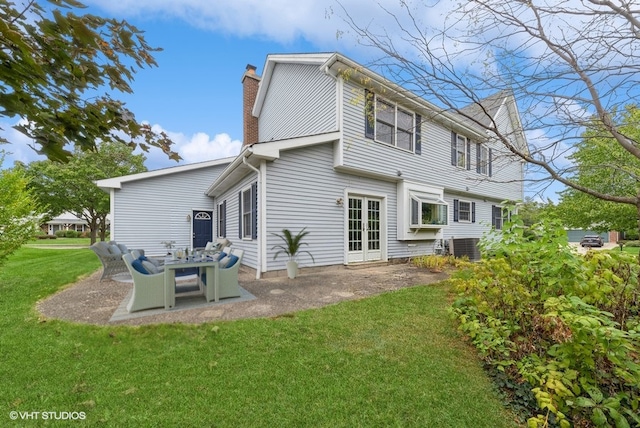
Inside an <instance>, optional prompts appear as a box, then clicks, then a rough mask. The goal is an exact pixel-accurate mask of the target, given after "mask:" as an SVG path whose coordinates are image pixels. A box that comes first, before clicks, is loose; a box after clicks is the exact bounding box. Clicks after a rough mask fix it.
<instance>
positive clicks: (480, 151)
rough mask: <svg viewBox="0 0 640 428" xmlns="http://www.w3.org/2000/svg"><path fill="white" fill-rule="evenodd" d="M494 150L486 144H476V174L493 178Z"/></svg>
mask: <svg viewBox="0 0 640 428" xmlns="http://www.w3.org/2000/svg"><path fill="white" fill-rule="evenodd" d="M491 156H492V150H491V149H490V148H488V147H486V146H485V145H484V144H480V143H478V144H476V172H477V173H478V174H482V175H487V176H489V177H491V172H492V171H491Z"/></svg>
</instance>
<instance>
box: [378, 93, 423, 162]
mask: <svg viewBox="0 0 640 428" xmlns="http://www.w3.org/2000/svg"><path fill="white" fill-rule="evenodd" d="M373 95H374V97H373V106H374V120H373V124H374V125H373V135H374V137H373V139H374V141H376V142H378V143H380V144H384V145H385V146H388V147H395V148H396V149H399V150H403V151H405V152H408V153H415V150H416V114H415V112H412V111H409V110H407V109H405V108H402V107H400V106H398V104H397V103H394V102H392V101H390V100H388V99H386V98H382V97H379V96H378V94H377V93H374V94H373ZM378 102H381V103H383V104H387V105H389V106H391V107H393V109H394V110H393V121H394V123H393V124H391V125H392V126H393V144H389V143H387V142H385V141H382V140H379V139H378ZM398 110H400V111H401V112H403V113H406V114H408V115H411V117H412V126H411V128H410V129H404V128H400V129H401V130H403V131H410V134H411V147H410V148H409V149H406V148H404V147H399V146H398V128H399V127H398ZM381 122H383V123H385V124H388V123H387V122H384V121H382V120H381ZM388 125H389V124H388Z"/></svg>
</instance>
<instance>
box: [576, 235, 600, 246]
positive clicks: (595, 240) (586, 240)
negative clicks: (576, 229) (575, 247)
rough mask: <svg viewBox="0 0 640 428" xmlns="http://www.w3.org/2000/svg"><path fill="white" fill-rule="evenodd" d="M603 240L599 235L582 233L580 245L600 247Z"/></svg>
mask: <svg viewBox="0 0 640 428" xmlns="http://www.w3.org/2000/svg"><path fill="white" fill-rule="evenodd" d="M603 245H604V241H603V240H602V238H601V237H600V236H599V235H584V237H583V238H582V240H581V241H580V246H581V247H602V246H603Z"/></svg>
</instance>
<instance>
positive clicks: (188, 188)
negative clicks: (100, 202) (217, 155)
mask: <svg viewBox="0 0 640 428" xmlns="http://www.w3.org/2000/svg"><path fill="white" fill-rule="evenodd" d="M224 168H225V165H220V166H216V167H211V168H203V169H199V170H191V171H186V172H181V173H175V174H168V175H165V176H161V177H155V178H149V179H143V180H138V181H131V182H125V183H123V184H122V188H121V189H115V190H114V197H115V200H114V212H112V213H111V214H112V222H113V226H112V230H113V235H112V237H111V239H113V240H116V241H118V242H119V243H124V244H125V245H127V247H129V248H141V249H144V250H145V253H146V254H150V255H162V254H166V248H165V247H164V245H162V244H161V243H160V242H161V241H176V244H175V245H176V248H186V247H190V246H191V221H188V220H187V215H191V211H192V210H194V209H207V210H212V211H214V226H215V205H214V201H213V199H212V198H209V197H208V196H206V195H205V194H204V192H205V190H206V189H207V187H208V186H209V185H210V184H211V183H212V182H213V181H214V180H215V179H216V177H218V175H219V174H220V173H221V172H222V170H223V169H224Z"/></svg>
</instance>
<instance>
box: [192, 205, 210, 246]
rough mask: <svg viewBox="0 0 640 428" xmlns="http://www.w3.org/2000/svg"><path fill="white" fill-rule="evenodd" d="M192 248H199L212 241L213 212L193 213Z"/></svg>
mask: <svg viewBox="0 0 640 428" xmlns="http://www.w3.org/2000/svg"><path fill="white" fill-rule="evenodd" d="M192 218H193V239H192V246H193V248H201V247H204V246H206V245H207V242H209V241H213V211H193V217H192Z"/></svg>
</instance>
